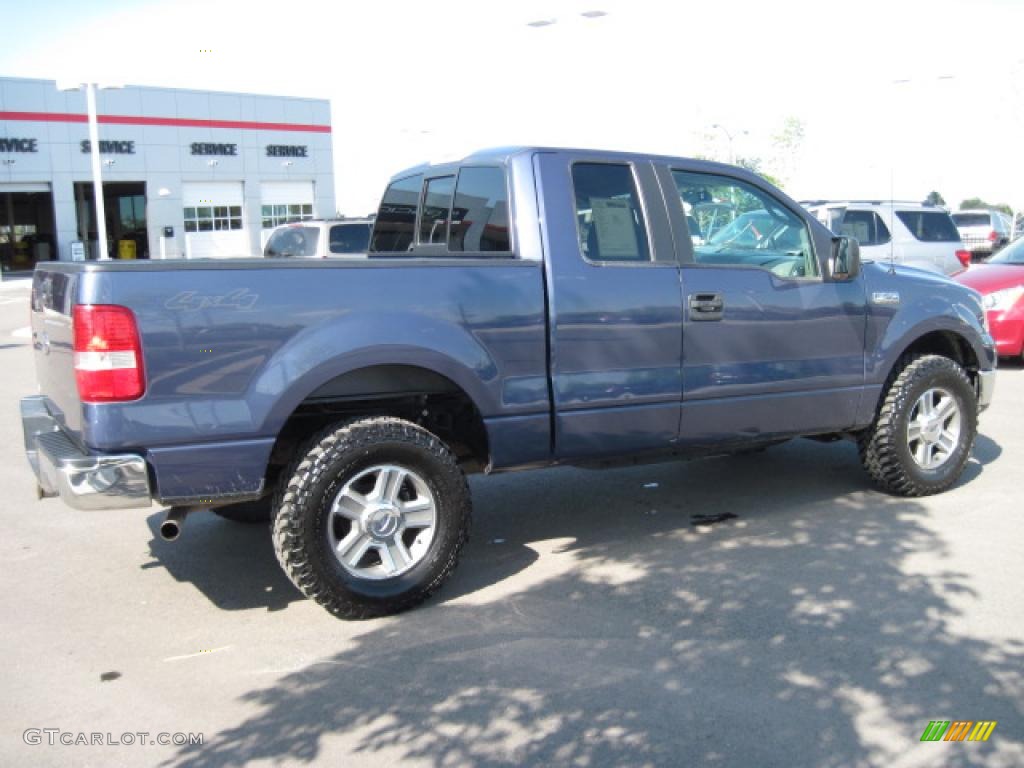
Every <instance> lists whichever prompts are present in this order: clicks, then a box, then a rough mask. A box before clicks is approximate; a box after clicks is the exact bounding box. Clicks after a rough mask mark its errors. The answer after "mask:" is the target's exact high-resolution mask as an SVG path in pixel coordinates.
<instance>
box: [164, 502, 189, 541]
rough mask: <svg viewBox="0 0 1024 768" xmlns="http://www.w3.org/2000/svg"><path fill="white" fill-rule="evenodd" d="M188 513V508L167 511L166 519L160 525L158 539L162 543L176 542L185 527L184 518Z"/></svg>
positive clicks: (174, 508) (173, 508)
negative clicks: (161, 540) (162, 541)
mask: <svg viewBox="0 0 1024 768" xmlns="http://www.w3.org/2000/svg"><path fill="white" fill-rule="evenodd" d="M188 513H189V509H188V507H171V508H170V509H169V510H167V517H165V518H164V521H163V522H162V523H160V538H161V539H163V540H164V541H177V539H178V537H179V536H181V529H182V528H184V527H185V516H186V515H187V514H188Z"/></svg>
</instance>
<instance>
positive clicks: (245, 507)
mask: <svg viewBox="0 0 1024 768" xmlns="http://www.w3.org/2000/svg"><path fill="white" fill-rule="evenodd" d="M213 513H214V514H215V515H217V516H218V517H223V518H224V519H225V520H230V521H231V522H233V523H245V524H247V525H258V524H265V523H269V522H270V519H271V518H272V517H273V516H274V499H273V497H271V496H267V497H265V498H262V499H257V500H256V501H242V502H239V503H238V504H228V505H227V506H224V507H215V508H214V509H213Z"/></svg>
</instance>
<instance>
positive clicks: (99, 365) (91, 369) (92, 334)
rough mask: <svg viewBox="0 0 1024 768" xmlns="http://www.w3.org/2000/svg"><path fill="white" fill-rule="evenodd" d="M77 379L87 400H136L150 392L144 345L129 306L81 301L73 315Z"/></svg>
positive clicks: (91, 401)
mask: <svg viewBox="0 0 1024 768" xmlns="http://www.w3.org/2000/svg"><path fill="white" fill-rule="evenodd" d="M72 319H73V325H74V333H75V380H76V381H77V382H78V395H79V397H80V398H81V400H82V402H85V403H109V402H113V401H118V400H135V399H137V398H139V397H142V393H143V392H145V391H146V378H145V375H144V374H143V371H142V345H141V344H140V343H139V329H138V326H137V325H136V323H135V315H134V314H133V313H132V311H131V310H130V309H128V308H127V307H118V306H114V305H111V304H79V305H77V306H76V307H75V309H74V314H73V316H72Z"/></svg>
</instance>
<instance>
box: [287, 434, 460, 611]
mask: <svg viewBox="0 0 1024 768" xmlns="http://www.w3.org/2000/svg"><path fill="white" fill-rule="evenodd" d="M290 477H291V479H290V480H289V482H288V484H287V486H286V487H285V488H284V489H283V491H282V493H281V497H280V502H279V505H278V511H277V515H276V517H275V518H274V548H275V551H276V553H277V557H278V560H279V561H280V563H281V565H282V567H283V568H284V570H285V572H286V573H287V574H288V577H289V578H290V579H291V580H292V582H293V583H294V584H295V586H297V587H298V588H299V589H300V590H301V591H302V592H303V594H305V595H306V596H307V597H310V598H312V599H313V600H316V601H317V602H318V603H320V604H321V605H322V606H324V607H325V608H326V609H327V610H328V611H330V612H331V613H333V614H334V615H336V616H339V617H341V618H351V619H357V618H368V617H371V616H380V615H386V614H391V613H397V612H398V611H402V610H405V609H407V608H411V607H413V606H414V605H417V604H418V603H420V602H422V601H423V600H425V599H426V598H427V597H428V596H429V595H430V594H431V593H432V592H434V591H435V590H436V589H437V588H438V587H439V586H440V585H441V583H442V582H443V581H444V580H445V579H446V578H447V577H448V576H449V575H450V574H451V572H452V571H453V570H454V569H455V565H456V563H457V561H458V557H459V554H460V552H461V550H462V546H463V544H464V543H465V542H466V539H467V538H468V532H469V521H470V497H469V489H468V487H467V485H466V480H465V477H464V476H463V474H462V471H461V470H460V469H459V466H458V464H457V463H456V460H455V457H454V456H453V455H452V453H451V451H449V450H448V448H447V447H446V446H445V445H444V444H443V443H442V442H441V441H440V440H439V439H438V438H437V437H436V436H434V435H433V434H431V433H430V432H428V431H426V430H425V429H423V428H421V427H419V426H417V425H416V424H412V423H410V422H407V421H403V420H401V419H396V418H370V419H363V420H360V421H354V422H350V423H346V424H341V425H337V426H335V427H333V428H332V429H331V430H330V431H328V432H326V433H324V434H322V435H321V436H320V437H319V438H317V439H316V440H314V442H313V443H312V444H311V445H310V447H309V450H308V452H307V453H306V454H305V456H304V457H303V458H302V459H301V460H300V461H299V462H298V463H297V464H296V465H295V466H293V468H292V470H291V472H290Z"/></svg>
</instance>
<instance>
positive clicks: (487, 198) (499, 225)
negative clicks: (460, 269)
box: [370, 165, 513, 257]
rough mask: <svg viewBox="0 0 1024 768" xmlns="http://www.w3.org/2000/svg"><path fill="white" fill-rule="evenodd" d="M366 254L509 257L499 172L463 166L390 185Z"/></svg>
mask: <svg viewBox="0 0 1024 768" xmlns="http://www.w3.org/2000/svg"><path fill="white" fill-rule="evenodd" d="M370 251H371V252H372V253H388V254H390V255H396V254H399V253H401V254H404V255H408V256H417V257H420V256H433V257H444V256H460V257H461V256H466V255H486V256H502V255H504V256H508V257H512V255H513V247H512V239H511V229H510V216H509V197H508V182H507V179H506V174H505V170H504V169H503V168H500V167H498V166H474V165H467V166H462V167H460V168H457V169H454V172H452V171H444V172H438V173H437V175H434V176H426V175H425V174H417V175H415V176H410V177H407V178H404V179H399V180H398V181H395V182H393V183H392V184H391V186H389V187H388V189H387V191H386V192H385V193H384V198H383V200H382V201H381V206H380V211H379V212H378V214H377V220H376V223H375V224H374V230H373V237H372V239H371V245H370Z"/></svg>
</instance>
